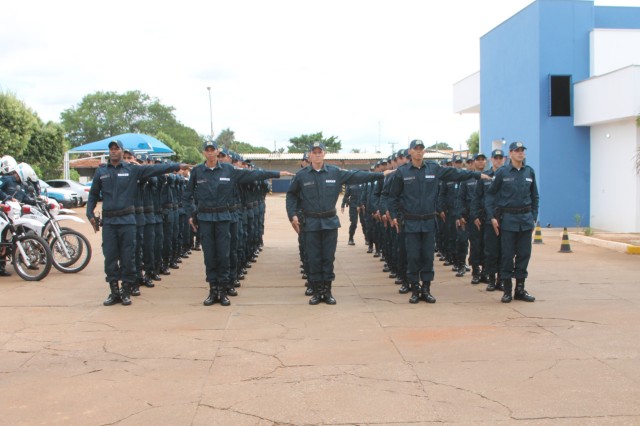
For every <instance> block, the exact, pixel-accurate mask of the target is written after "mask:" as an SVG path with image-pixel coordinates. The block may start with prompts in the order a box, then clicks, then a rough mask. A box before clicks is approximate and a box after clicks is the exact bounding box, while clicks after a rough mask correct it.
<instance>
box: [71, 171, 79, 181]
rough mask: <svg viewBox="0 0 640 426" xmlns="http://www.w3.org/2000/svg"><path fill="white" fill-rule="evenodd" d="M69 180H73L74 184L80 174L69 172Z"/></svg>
mask: <svg viewBox="0 0 640 426" xmlns="http://www.w3.org/2000/svg"><path fill="white" fill-rule="evenodd" d="M69 179H71V180H75V181H76V182H79V181H80V173H78V171H77V170H76V169H70V170H69Z"/></svg>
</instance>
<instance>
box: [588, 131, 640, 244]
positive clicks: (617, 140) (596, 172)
mask: <svg viewBox="0 0 640 426" xmlns="http://www.w3.org/2000/svg"><path fill="white" fill-rule="evenodd" d="M639 146H640V130H639V129H638V127H637V125H636V122H635V120H634V119H627V120H621V121H615V122H608V123H604V124H599V125H595V126H592V127H591V158H592V161H591V163H590V168H591V170H592V174H591V191H590V192H591V218H590V219H591V220H590V224H591V226H592V227H593V228H595V229H606V230H608V231H613V232H639V231H640V175H638V174H636V172H635V158H634V156H630V155H622V154H621V153H623V152H624V153H631V152H636V150H637V149H638V147H639ZM576 213H578V212H576ZM583 217H584V215H583Z"/></svg>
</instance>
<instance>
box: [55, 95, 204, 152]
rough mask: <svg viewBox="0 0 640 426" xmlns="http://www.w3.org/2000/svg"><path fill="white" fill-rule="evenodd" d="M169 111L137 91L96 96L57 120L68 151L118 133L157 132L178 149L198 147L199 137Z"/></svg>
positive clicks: (88, 98) (169, 108)
mask: <svg viewBox="0 0 640 426" xmlns="http://www.w3.org/2000/svg"><path fill="white" fill-rule="evenodd" d="M173 111H174V108H173V107H172V106H166V105H162V104H161V103H160V101H159V100H158V99H157V98H151V97H150V96H149V95H147V94H144V93H142V92H140V91H137V90H134V91H129V92H126V93H124V94H118V93H116V92H96V93H93V94H90V95H86V96H85V97H84V98H83V99H82V101H81V102H80V104H79V105H77V106H76V107H71V108H69V109H66V110H65V111H63V112H62V114H60V118H61V120H62V124H63V126H64V128H65V129H66V131H67V137H68V138H69V141H70V143H71V147H75V146H79V145H82V144H85V143H88V142H95V141H98V140H102V139H105V138H108V137H111V136H114V135H119V134H122V133H145V134H148V135H151V136H156V135H157V134H159V133H160V132H163V133H165V134H166V135H168V136H170V137H171V138H173V139H174V140H175V141H178V142H179V143H180V145H186V146H193V147H200V146H201V144H202V139H201V137H200V136H199V135H198V134H197V132H196V131H195V130H193V129H191V128H188V127H186V126H184V125H183V124H182V123H180V122H179V121H178V120H177V119H176V117H175V115H174V114H173ZM158 139H159V138H158Z"/></svg>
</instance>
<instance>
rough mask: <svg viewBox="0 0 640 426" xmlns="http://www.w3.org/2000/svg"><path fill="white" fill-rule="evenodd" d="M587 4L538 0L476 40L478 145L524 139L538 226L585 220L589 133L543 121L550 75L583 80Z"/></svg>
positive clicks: (562, 121)
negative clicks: (537, 194)
mask: <svg viewBox="0 0 640 426" xmlns="http://www.w3.org/2000/svg"><path fill="white" fill-rule="evenodd" d="M592 27H593V2H590V1H574V0H538V1H536V2H534V3H532V4H531V5H529V6H528V7H526V8H525V9H523V10H521V11H520V12H519V13H517V14H516V15H514V16H513V17H511V18H510V19H508V20H507V21H505V22H503V23H502V24H500V25H499V26H498V27H496V28H495V29H494V30H492V31H491V32H489V33H488V34H486V35H485V36H483V37H482V38H481V40H480V49H481V64H480V69H481V77H480V80H481V81H480V96H481V104H482V106H481V109H482V114H481V126H480V127H481V146H482V149H483V150H484V151H487V152H488V151H489V150H490V149H489V148H490V147H491V143H492V141H494V140H499V139H502V138H505V139H506V141H507V146H508V144H509V143H510V142H513V141H518V140H519V141H522V142H524V143H525V145H526V146H527V148H528V149H527V164H529V165H530V166H532V167H533V168H534V169H535V171H536V175H537V178H538V189H539V191H540V195H541V206H540V218H539V219H540V222H541V223H543V224H552V225H553V226H571V225H573V224H575V220H574V216H575V213H576V212H584V214H583V216H584V217H585V218H588V217H589V215H590V214H589V169H588V168H587V167H585V166H584V165H585V164H589V158H590V156H589V130H588V129H587V128H576V127H574V125H573V119H572V117H550V116H549V104H550V96H549V75H570V76H572V79H573V81H577V80H580V79H584V78H587V77H588V76H589V32H590V30H591V29H592Z"/></svg>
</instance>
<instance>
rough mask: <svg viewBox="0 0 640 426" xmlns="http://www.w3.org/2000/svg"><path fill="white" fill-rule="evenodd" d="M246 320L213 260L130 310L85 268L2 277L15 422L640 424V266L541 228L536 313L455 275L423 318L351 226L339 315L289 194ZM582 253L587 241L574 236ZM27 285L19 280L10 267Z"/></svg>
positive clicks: (5, 407)
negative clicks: (302, 237) (311, 271)
mask: <svg viewBox="0 0 640 426" xmlns="http://www.w3.org/2000/svg"><path fill="white" fill-rule="evenodd" d="M267 200H268V201H267V231H266V235H265V248H264V251H263V252H262V253H261V255H260V257H259V258H258V262H257V263H256V264H255V265H254V266H253V268H251V269H250V272H249V275H248V276H247V279H246V280H244V281H243V282H242V287H240V288H239V293H240V295H239V296H238V297H235V298H232V300H231V303H232V305H231V306H230V307H227V308H225V307H221V306H220V305H214V306H211V307H205V306H203V305H202V300H204V298H205V297H206V295H207V289H206V288H205V283H204V268H203V262H202V254H201V252H194V255H193V256H191V257H190V258H189V259H185V261H184V263H182V264H181V268H180V269H179V270H178V271H174V272H172V275H171V276H168V277H163V280H162V281H161V282H158V283H157V285H156V287H155V288H152V289H146V288H143V289H141V291H142V296H139V297H136V298H134V299H133V304H132V305H131V306H128V307H125V306H121V305H117V306H112V307H104V306H102V300H103V299H104V298H105V297H106V296H107V290H108V287H107V285H106V283H105V282H104V279H103V273H102V269H103V265H102V256H101V250H100V240H99V237H98V236H96V235H94V234H92V233H91V231H90V228H89V226H88V225H86V224H85V226H83V227H80V228H79V229H80V230H82V232H84V233H85V234H86V235H91V240H92V244H93V249H94V256H93V259H92V261H91V264H90V265H89V266H88V267H87V269H86V270H84V271H82V272H81V273H79V274H77V275H71V276H69V275H63V274H61V273H59V272H58V271H55V270H52V272H51V274H50V275H49V276H48V277H47V278H46V279H45V280H43V281H41V282H37V283H27V282H25V281H22V280H20V279H19V278H18V277H17V276H16V274H15V273H14V274H13V276H11V277H8V278H2V279H0V394H1V395H2V398H0V413H2V414H1V416H0V419H1V420H0V424H7V425H33V424H65V425H107V424H118V425H147V424H154V425H165V424H166V425H211V424H215V425H304V424H308V425H316V424H332V425H351V424H354V425H355V424H359V425H362V424H376V425H382V424H428V423H432V422H439V423H446V424H449V423H460V424H472V423H473V424H491V425H494V424H508V423H515V422H516V421H519V420H520V421H526V424H536V425H537V424H543V425H554V426H555V425H557V424H562V425H565V424H568V425H585V424H593V425H596V424H597V425H601V424H639V423H640V406H639V405H638V403H637V402H638V401H639V400H640V369H639V368H638V366H639V365H640V359H639V358H640V339H639V337H640V333H639V328H638V327H639V326H638V324H640V309H639V307H640V278H638V277H640V262H638V258H637V257H636V256H628V255H625V254H622V253H618V252H616V251H612V250H607V249H604V248H601V247H598V246H592V245H587V244H583V243H581V242H579V241H577V240H576V241H571V247H572V250H573V253H566V254H565V253H558V250H559V248H560V245H561V235H560V233H555V234H556V235H553V234H552V233H550V232H548V231H546V230H543V238H544V244H539V245H534V247H533V252H534V254H533V258H532V262H531V267H530V277H529V279H528V281H527V288H528V290H529V291H530V293H531V294H533V295H534V296H536V298H537V300H536V302H535V303H525V302H517V301H514V302H512V303H510V304H503V303H500V301H499V300H500V296H501V295H500V294H499V293H497V292H494V293H489V292H486V291H485V289H484V287H485V286H484V285H478V286H473V285H471V284H470V283H469V282H470V279H471V277H470V276H465V277H463V278H456V277H455V276H454V274H453V273H452V272H451V271H450V268H445V267H444V266H442V264H441V263H438V264H437V265H436V279H435V282H434V284H433V287H432V293H433V295H434V296H435V297H436V298H437V299H438V302H437V303H436V304H434V305H428V304H426V303H424V302H421V303H420V304H417V305H411V304H409V303H408V295H400V294H398V292H397V289H398V286H396V285H394V284H393V281H392V280H390V279H389V278H387V275H386V274H383V273H382V272H381V271H382V263H381V262H379V261H378V259H375V258H373V257H371V255H369V254H367V253H365V246H364V242H363V237H362V233H361V232H360V229H358V231H357V234H356V246H348V245H347V235H346V228H347V227H348V215H347V213H345V214H344V215H340V219H341V221H342V225H343V228H342V229H341V232H340V237H339V243H338V252H337V257H336V275H337V279H336V282H335V291H334V295H335V297H336V299H337V301H338V304H337V305H336V306H327V305H324V304H321V305H318V306H310V305H308V303H307V301H308V297H305V296H304V287H303V283H304V282H303V281H302V280H301V279H300V274H299V271H298V269H299V266H298V265H299V261H298V254H297V239H296V235H295V233H294V232H293V230H292V229H291V227H290V225H289V223H288V221H287V219H286V215H285V212H284V196H281V195H273V196H270V197H268V199H267ZM570 238H572V236H570ZM8 270H9V271H11V272H12V271H13V269H12V267H8Z"/></svg>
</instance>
